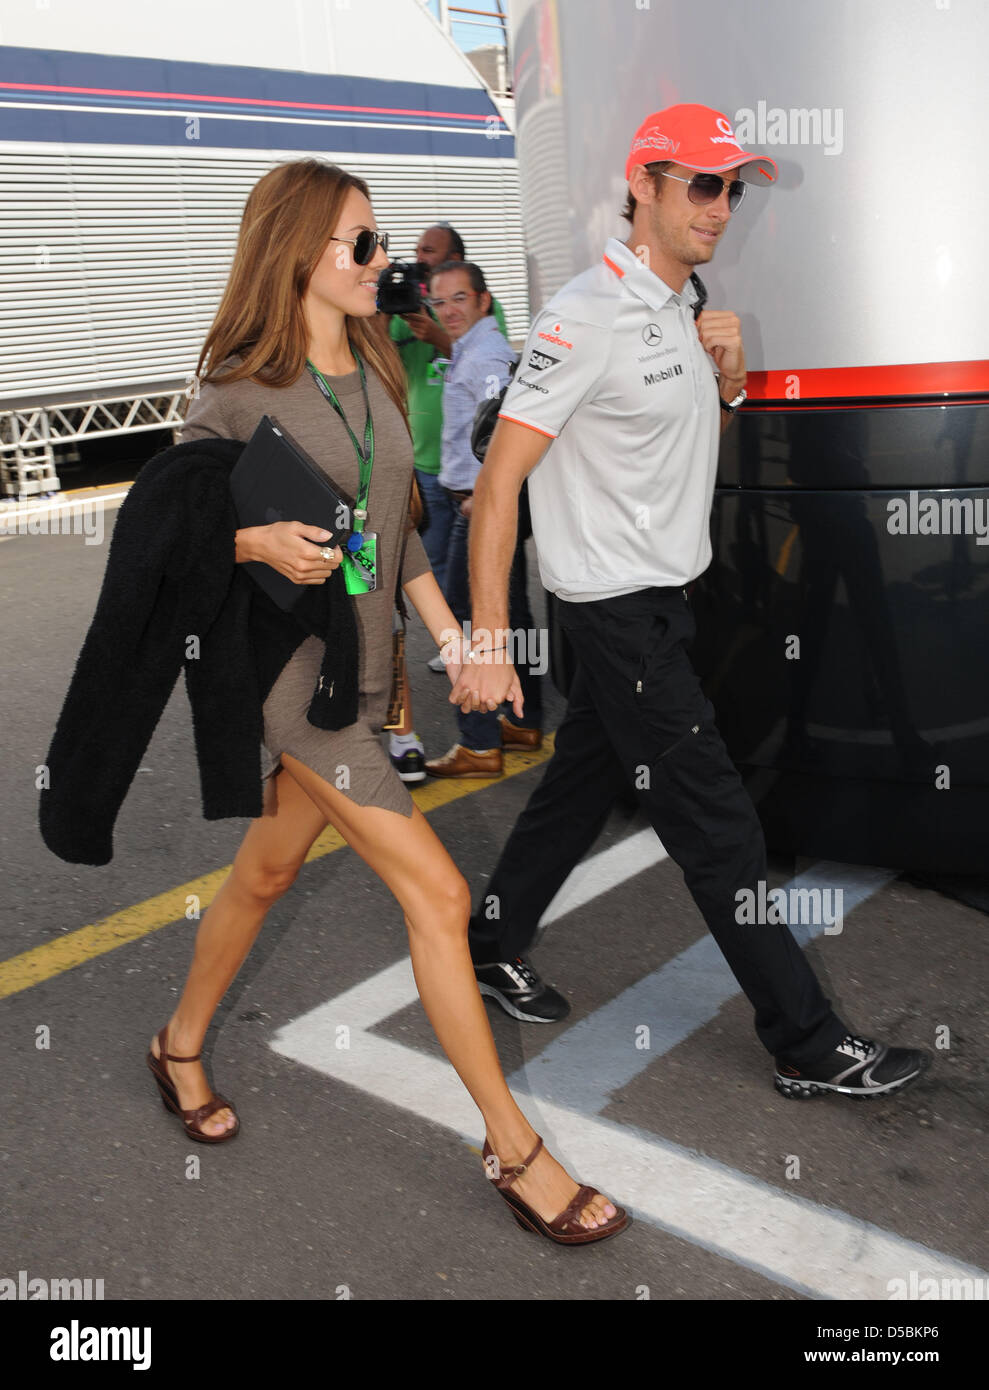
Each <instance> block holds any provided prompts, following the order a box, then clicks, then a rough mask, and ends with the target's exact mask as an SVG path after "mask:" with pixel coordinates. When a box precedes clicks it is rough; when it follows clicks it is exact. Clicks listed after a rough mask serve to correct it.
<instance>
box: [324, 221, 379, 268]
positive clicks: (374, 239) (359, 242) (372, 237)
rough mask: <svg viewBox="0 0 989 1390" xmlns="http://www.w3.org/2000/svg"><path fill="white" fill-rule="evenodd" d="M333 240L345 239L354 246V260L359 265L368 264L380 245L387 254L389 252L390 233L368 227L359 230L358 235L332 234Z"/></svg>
mask: <svg viewBox="0 0 989 1390" xmlns="http://www.w3.org/2000/svg"><path fill="white" fill-rule="evenodd" d="M330 240H331V241H345V242H347V244H348V245H349V246H352V247H353V248H354V260H355V261H356V262H357V264H358V265H367V264H368V263H369V262H370V261H371V260H373V259H374V253H375V251H376V250H377V249H378V247H379V246H380V247H381V249H382V251H384V253H385V255H387V254H388V233H387V232H369V231H368V230H367V228H366V227H365V229H364V230H363V231H362V232H358V233H357V236H356V237H349V236H331V237H330Z"/></svg>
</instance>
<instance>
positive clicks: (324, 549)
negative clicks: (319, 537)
mask: <svg viewBox="0 0 989 1390" xmlns="http://www.w3.org/2000/svg"><path fill="white" fill-rule="evenodd" d="M319 553H320V555H322V557H323V559H324V560H332V559H333V547H332V546H330V545H321V546H320V548H319Z"/></svg>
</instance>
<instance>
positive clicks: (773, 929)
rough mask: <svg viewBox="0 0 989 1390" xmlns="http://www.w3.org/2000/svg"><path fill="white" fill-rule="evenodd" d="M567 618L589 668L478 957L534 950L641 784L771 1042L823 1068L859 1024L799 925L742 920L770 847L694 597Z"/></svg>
mask: <svg viewBox="0 0 989 1390" xmlns="http://www.w3.org/2000/svg"><path fill="white" fill-rule="evenodd" d="M558 620H559V622H560V624H561V626H562V627H563V628H564V630H565V631H566V634H567V637H568V638H569V640H570V643H571V645H572V647H573V649H574V653H575V655H576V657H577V662H578V665H577V670H576V674H575V676H574V680H573V684H572V687H571V691H570V699H569V703H568V705H567V710H566V714H565V716H564V719H563V722H562V724H561V725H560V728H559V729H558V730H557V735H556V747H555V751H554V753H553V757H552V758H551V759H550V761H549V763H548V765H547V768H546V771H545V773H544V775H543V778H542V781H541V782H540V784H539V786H538V787H537V788H536V790H535V791H534V792H533V794H532V796H531V797H530V798H529V802H528V805H527V806H526V808H525V810H524V811H523V812H522V814H521V816H519V818H518V820H517V822H516V824H515V827H514V829H513V830H512V833H511V835H510V837H509V839H508V842H507V844H506V845H505V848H504V850H503V851H502V854H501V858H500V859H499V861H498V864H497V867H496V868H495V871H494V874H493V875H492V878H491V880H490V882H489V883H488V885H487V887H486V889H485V894H484V898H483V899H482V901H481V904H480V906H479V907H478V909H477V911H476V912H475V913H474V915H473V917H472V918H471V924H470V937H469V940H470V949H471V955H472V957H473V959H474V962H475V964H483V963H487V962H490V961H498V960H511V959H512V958H513V957H514V956H516V955H522V954H524V953H525V952H526V951H527V950H528V948H529V947H530V945H531V944H532V942H533V940H534V939H535V935H536V929H537V926H538V923H539V919H540V917H541V916H542V914H543V913H544V912H545V910H546V908H547V906H548V905H549V903H550V902H551V901H552V899H553V897H554V896H555V894H556V893H557V891H558V890H559V888H560V887H561V885H562V884H563V882H564V880H565V879H566V878H567V876H568V874H569V873H570V871H571V870H572V869H573V868H574V867H575V865H576V864H577V863H578V862H579V861H580V860H581V859H582V858H583V856H584V855H585V854H586V853H587V851H588V849H590V847H591V845H592V844H593V843H594V840H595V839H596V838H597V836H598V834H599V832H600V830H601V828H602V827H603V825H604V823H605V821H606V820H607V817H608V813H609V810H610V808H611V806H612V804H613V802H614V800H615V798H616V797H617V795H618V794H619V792H620V791H621V790H622V788H623V787H624V786H626V785H628V784H629V783H631V785H632V786H633V788H634V789H635V795H636V797H637V798H638V801H639V803H640V805H641V807H642V809H643V810H644V812H645V813H646V815H647V816H648V818H649V820H650V822H651V823H652V826H653V828H654V829H655V831H656V833H657V835H658V836H659V837H660V839H661V840H662V842H663V845H664V847H665V849H666V850H667V852H668V853H669V855H670V857H671V858H672V859H673V860H674V861H675V862H676V863H677V864H678V865H679V867H680V868H681V869H682V871H683V875H684V879H685V881H686V884H687V887H688V889H689V890H690V893H691V896H692V897H693V899H694V902H695V903H696V904H697V907H698V909H699V911H700V912H701V914H702V916H703V918H704V920H705V922H706V923H707V925H708V928H709V929H710V931H711V933H712V935H713V936H714V939H715V940H716V942H717V943H718V946H719V947H720V949H721V951H722V953H723V955H724V957H725V959H726V960H727V962H728V964H729V966H730V967H731V970H732V973H733V974H734V976H735V978H736V979H737V980H738V983H739V985H740V986H741V988H742V989H743V990H744V992H745V994H746V995H747V997H748V998H749V1000H750V1002H751V1003H752V1005H753V1007H754V1009H755V1029H756V1033H757V1034H758V1037H759V1040H760V1041H761V1042H762V1044H763V1045H764V1046H765V1047H766V1048H767V1050H768V1051H769V1052H770V1053H772V1054H773V1055H777V1056H778V1055H780V1054H785V1055H786V1056H787V1058H789V1059H790V1060H792V1061H793V1063H794V1064H795V1065H800V1064H808V1063H810V1062H813V1061H816V1060H817V1059H818V1058H819V1057H822V1056H824V1054H825V1053H827V1052H829V1051H830V1050H831V1049H832V1048H833V1047H834V1046H835V1045H836V1044H837V1043H838V1042H839V1041H840V1039H841V1038H842V1037H843V1036H844V1035H845V1034H846V1033H847V1032H849V1031H850V1030H849V1029H848V1028H847V1027H846V1026H845V1024H844V1023H843V1022H842V1020H841V1019H840V1018H838V1016H837V1015H836V1014H835V1013H834V1012H833V1010H832V1009H831V1006H830V1002H829V1001H828V1000H827V999H825V997H824V995H823V994H822V992H821V988H820V985H819V984H818V981H817V978H816V976H815V975H814V972H813V971H812V970H811V968H810V965H809V964H808V962H807V959H806V957H805V956H804V954H803V951H802V950H801V949H800V947H799V946H798V945H797V943H796V941H795V940H794V938H793V936H792V934H791V932H790V930H789V928H788V927H787V926H786V925H785V924H774V923H765V924H754V923H739V922H738V921H736V917H735V913H736V908H737V906H738V900H737V898H736V893H737V892H738V890H739V889H742V888H750V889H752V890H753V892H755V893H756V894H758V883H759V880H760V879H761V880H763V881H764V880H765V878H766V844H765V839H764V837H763V833H762V826H761V825H760V823H759V818H758V816H757V815H756V811H755V807H754V806H753V805H752V801H751V799H750V798H749V795H748V793H747V792H746V790H745V787H744V785H743V783H742V779H741V777H740V776H739V774H738V771H737V769H736V767H735V765H734V763H733V762H732V761H731V758H730V757H729V756H728V751H727V749H726V748H725V745H724V742H723V741H722V738H721V735H720V734H719V733H718V731H717V729H716V728H715V725H714V707H713V706H712V704H711V702H710V701H709V700H708V699H707V698H706V696H705V695H704V692H703V691H702V689H701V685H700V680H699V679H698V677H697V674H696V672H695V671H694V669H693V667H692V666H691V664H690V660H689V658H688V656H687V648H688V646H689V645H690V643H691V642H692V641H693V638H694V636H695V634H696V627H695V624H694V618H693V614H692V612H691V609H690V602H689V599H688V598H687V593H686V590H684V589H679V588H675V589H659V588H653V589H644V590H640V591H639V592H637V593H633V594H624V595H622V596H621V597H619V598H613V599H601V600H597V601H594V602H590V603H566V602H562V601H560V602H559V603H558ZM492 901H493V902H494V903H495V904H496V912H494V913H493V912H492V911H491V910H490V904H491V903H492Z"/></svg>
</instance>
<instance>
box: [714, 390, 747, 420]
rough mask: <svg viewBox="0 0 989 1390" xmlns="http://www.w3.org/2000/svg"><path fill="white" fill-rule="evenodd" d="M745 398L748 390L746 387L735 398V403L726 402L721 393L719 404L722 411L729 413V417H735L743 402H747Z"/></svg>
mask: <svg viewBox="0 0 989 1390" xmlns="http://www.w3.org/2000/svg"><path fill="white" fill-rule="evenodd" d="M745 397H746V390H745V387H744V386H743V387H742V389H741V391H739V393H738V395H737V396H736V397H735V399H734V400H733V401H726V400H725V398H724V396H722V395H721V394H720V393H719V395H718V404H719V405H720V406H721V409H722V410H727V412H728V414H729V415H734V414H735V411H736V410H737V409H738V407H739V406H740V405H741V404H742V402H743V401H744V400H745Z"/></svg>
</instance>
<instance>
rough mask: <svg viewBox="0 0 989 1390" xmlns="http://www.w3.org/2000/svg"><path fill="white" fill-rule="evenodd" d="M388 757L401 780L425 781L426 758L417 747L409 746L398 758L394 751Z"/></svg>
mask: <svg viewBox="0 0 989 1390" xmlns="http://www.w3.org/2000/svg"><path fill="white" fill-rule="evenodd" d="M390 757H391V765H392V767H393V768H394V769H395V771H396V772H397V773H398V775H399V777H401V779H402V781H403V782H425V780H426V759H425V756H424V755H423V754H422V753H420V752H419V750H418V748H410V749H409V751H408V752H407V753H403V754H402V756H401V757H400V758H396V757H395V754H394V753H392V754H390Z"/></svg>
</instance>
